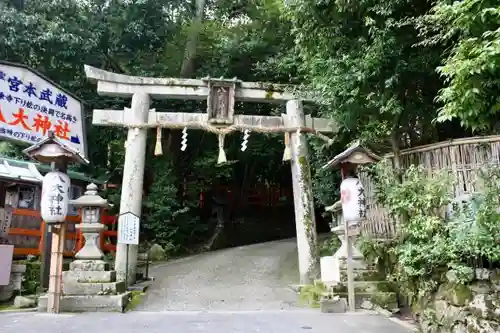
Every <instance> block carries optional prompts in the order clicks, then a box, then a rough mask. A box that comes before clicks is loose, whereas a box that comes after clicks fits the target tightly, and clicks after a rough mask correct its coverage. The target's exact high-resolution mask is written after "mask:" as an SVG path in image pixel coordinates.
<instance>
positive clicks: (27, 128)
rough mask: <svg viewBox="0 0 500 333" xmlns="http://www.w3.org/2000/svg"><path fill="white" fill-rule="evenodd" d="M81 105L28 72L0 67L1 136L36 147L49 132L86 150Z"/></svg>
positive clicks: (76, 147) (13, 67)
mask: <svg viewBox="0 0 500 333" xmlns="http://www.w3.org/2000/svg"><path fill="white" fill-rule="evenodd" d="M81 112H82V109H81V104H80V102H79V101H78V100H76V99H74V98H73V97H71V96H69V95H67V94H66V93H64V92H63V91H61V90H59V89H58V88H57V87H55V86H53V85H52V84H51V83H50V82H48V81H46V80H45V79H43V78H41V77H39V76H37V75H36V74H34V73H33V72H31V71H29V70H28V69H26V68H18V67H15V66H8V65H3V64H0V136H2V137H6V138H11V139H13V140H18V141H24V142H27V143H36V142H38V141H40V139H41V138H42V137H44V136H46V135H47V134H48V132H49V131H52V132H54V135H55V136H56V137H58V138H59V139H62V140H66V141H67V142H68V144H70V145H72V146H74V148H75V149H76V150H79V151H82V150H83V147H82V145H83V143H82V142H81V141H82V140H83V125H82V121H83V119H81Z"/></svg>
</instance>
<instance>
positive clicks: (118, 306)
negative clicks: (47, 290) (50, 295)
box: [38, 292, 132, 312]
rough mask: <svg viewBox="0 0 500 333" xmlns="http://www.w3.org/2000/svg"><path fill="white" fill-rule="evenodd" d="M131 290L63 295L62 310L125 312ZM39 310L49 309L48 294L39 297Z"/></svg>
mask: <svg viewBox="0 0 500 333" xmlns="http://www.w3.org/2000/svg"><path fill="white" fill-rule="evenodd" d="M131 297H132V293H131V292H126V293H124V294H119V295H86V296H77V295H72V296H62V297H61V303H60V311H61V312H123V311H124V310H125V308H126V306H127V304H128V303H129V302H130V299H131ZM38 311H39V312H46V311H47V295H43V296H40V297H39V298H38Z"/></svg>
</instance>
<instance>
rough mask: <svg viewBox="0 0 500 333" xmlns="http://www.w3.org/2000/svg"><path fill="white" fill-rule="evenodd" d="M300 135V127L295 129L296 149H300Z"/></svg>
mask: <svg viewBox="0 0 500 333" xmlns="http://www.w3.org/2000/svg"><path fill="white" fill-rule="evenodd" d="M301 135H302V133H300V128H299V129H298V130H297V137H296V141H295V147H296V148H297V151H299V150H300V148H301V147H302V143H301V142H300V136H301Z"/></svg>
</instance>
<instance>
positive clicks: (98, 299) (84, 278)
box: [38, 260, 131, 312]
mask: <svg viewBox="0 0 500 333" xmlns="http://www.w3.org/2000/svg"><path fill="white" fill-rule="evenodd" d="M62 279H63V286H62V292H63V296H62V297H61V303H60V305H61V312H84V311H108V312H109V311H111V312H122V311H124V310H125V307H126V306H127V304H128V303H129V301H130V298H131V293H130V292H127V291H126V287H125V283H124V282H116V272H115V271H110V270H109V267H108V264H107V263H106V262H104V261H103V260H76V261H73V262H72V263H71V264H70V267H69V271H65V272H63V276H62ZM38 311H47V296H46V295H44V296H41V297H40V298H39V300H38Z"/></svg>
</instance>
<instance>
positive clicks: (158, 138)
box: [155, 126, 163, 156]
mask: <svg viewBox="0 0 500 333" xmlns="http://www.w3.org/2000/svg"><path fill="white" fill-rule="evenodd" d="M159 155H163V149H162V147H161V127H160V126H158V127H157V128H156V144H155V156H159Z"/></svg>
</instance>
